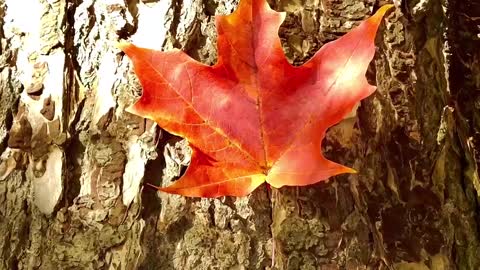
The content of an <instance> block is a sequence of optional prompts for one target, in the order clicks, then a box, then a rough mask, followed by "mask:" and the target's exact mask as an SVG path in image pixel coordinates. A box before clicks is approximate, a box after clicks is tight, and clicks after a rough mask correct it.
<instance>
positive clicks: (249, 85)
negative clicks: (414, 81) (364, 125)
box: [119, 0, 391, 197]
mask: <svg viewBox="0 0 480 270" xmlns="http://www.w3.org/2000/svg"><path fill="white" fill-rule="evenodd" d="M390 7H391V5H387V6H383V7H382V8H380V9H379V11H378V12H377V13H376V14H375V15H373V16H372V17H371V18H369V19H368V20H366V21H364V22H362V23H361V24H360V25H359V26H358V27H356V28H355V29H353V30H352V31H351V32H349V33H347V34H345V35H344V36H343V37H341V38H339V39H337V40H336V41H333V42H330V43H328V44H326V45H324V46H323V47H322V48H321V49H320V50H319V51H318V52H317V53H316V54H315V55H314V56H313V58H311V59H310V60H309V61H308V62H306V63H305V64H304V65H302V66H300V67H295V66H292V65H291V64H289V63H288V61H287V60H286V58H285V55H284V52H283V49H282V46H281V43H280V39H279V37H278V29H279V27H280V24H281V23H282V22H283V20H284V18H285V13H279V12H275V11H273V10H271V9H270V7H269V5H268V3H267V2H266V1H265V0H241V1H240V4H239V6H238V8H237V9H236V11H235V12H233V13H232V14H231V15H228V16H216V27H217V32H218V41H217V49H218V61H217V63H216V64H215V65H213V66H208V65H204V64H202V63H200V62H197V61H195V60H194V59H192V58H190V57H189V56H188V55H187V54H185V53H184V52H181V51H179V50H173V51H169V52H160V51H154V50H150V49H144V48H139V47H136V46H134V45H132V44H128V43H122V44H120V45H119V47H120V48H121V49H122V50H123V51H124V52H125V53H126V54H127V55H128V56H129V57H130V58H131V60H132V61H133V64H134V69H135V73H136V74H137V76H138V78H139V80H140V82H141V84H142V87H143V94H142V96H141V97H140V99H139V100H138V101H137V102H136V103H135V104H134V105H133V106H132V107H130V108H129V109H128V111H129V112H131V113H134V114H136V115H139V116H143V117H146V118H149V119H152V120H154V121H156V122H157V123H158V124H159V125H160V126H161V127H162V128H163V129H165V130H167V131H169V132H170V133H172V134H175V135H178V136H181V137H184V138H186V139H187V140H188V141H189V143H190V146H191V147H192V157H191V163H190V165H189V167H188V168H187V170H186V172H185V174H184V175H183V176H182V177H181V178H180V179H179V180H178V181H176V182H175V183H173V184H172V185H170V186H168V187H162V188H159V189H160V190H162V191H165V192H168V193H175V194H181V195H184V196H193V197H218V196H224V195H231V196H244V195H247V194H249V193H250V192H252V191H253V190H254V189H255V188H256V187H258V186H259V185H261V184H262V183H264V182H268V183H269V184H270V185H271V186H273V187H275V188H280V187H282V186H285V185H287V186H303V185H309V184H313V183H316V182H319V181H322V180H325V179H327V178H329V177H331V176H334V175H337V174H341V173H353V172H355V171H354V170H353V169H350V168H348V167H345V166H343V165H340V164H337V163H335V162H332V161H329V160H327V159H326V158H325V157H324V156H323V154H322V153H321V142H322V140H323V138H324V136H325V132H326V130H327V128H329V127H330V126H332V125H334V124H336V123H338V122H339V121H341V120H342V118H343V117H344V116H345V115H346V114H347V113H349V112H350V111H351V110H352V108H353V107H354V105H355V104H356V103H357V102H358V101H360V100H361V99H363V98H365V97H367V96H369V95H370V94H372V93H373V92H374V91H375V87H374V86H371V85H369V84H368V83H367V80H366V78H365V72H366V69H367V67H368V64H369V62H370V61H371V60H372V58H373V55H374V51H375V47H374V39H375V35H376V31H377V28H378V26H379V24H380V22H381V19H382V17H383V15H384V14H385V12H386V11H387V9H389V8H390Z"/></svg>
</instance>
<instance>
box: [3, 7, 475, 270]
mask: <svg viewBox="0 0 480 270" xmlns="http://www.w3.org/2000/svg"><path fill="white" fill-rule="evenodd" d="M385 3H386V2H384V1H374V0H362V1H354V0H338V1H337V0H335V1H333V0H321V1H313V0H312V1H310V0H306V1H297V0H285V1H283V0H279V1H275V2H270V4H271V5H272V7H273V8H275V9H276V10H278V11H287V12H288V16H287V19H286V21H285V23H284V24H283V26H282V28H281V30H280V33H279V34H280V36H281V38H282V42H283V45H284V49H285V53H286V55H287V57H288V58H289V59H290V60H291V61H292V63H294V64H301V63H303V62H304V61H305V60H307V59H308V58H309V57H310V56H311V55H312V54H313V53H314V52H315V51H316V50H318V48H320V47H321V46H322V45H323V44H324V43H325V42H328V41H330V40H333V39H335V38H337V37H338V36H341V35H342V34H344V33H345V32H347V31H348V30H349V29H351V28H352V27H353V26H354V25H356V24H357V23H358V22H359V21H361V20H362V19H364V18H366V17H368V16H370V15H371V14H373V11H374V10H375V9H377V8H378V7H379V6H381V5H383V4H385ZM236 4H237V1H232V0H227V1H217V0H212V1H202V0H192V1H177V0H165V1H163V0H162V1H156V0H153V1H146V0H142V1H140V0H137V1H134V0H131V1H130V0H128V1H127V0H108V1H94V0H83V1H82V0H68V1H67V0H29V1H18V0H0V101H1V102H0V141H1V144H0V152H1V157H0V159H1V163H0V269H399V270H406V269H435V270H439V269H480V237H479V228H480V226H479V222H480V220H479V215H478V214H479V209H480V204H479V195H478V194H479V192H480V180H479V177H478V165H477V160H479V158H480V157H479V154H478V151H477V148H478V147H479V142H480V140H479V135H478V134H479V129H480V126H479V122H478V119H479V113H478V104H479V101H478V99H479V95H478V93H477V92H479V91H478V90H480V75H479V74H480V68H479V67H480V50H478V48H479V47H480V42H479V39H478V25H479V21H478V17H480V3H478V1H458V0H443V1H430V0H421V1H401V2H399V1H397V2H395V4H396V6H397V8H396V9H395V11H394V12H392V13H390V14H389V15H387V16H386V19H385V23H384V26H383V27H382V28H381V30H380V31H379V34H378V39H377V45H378V50H377V54H376V56H375V59H374V61H372V64H371V68H370V70H369V72H368V73H367V76H368V78H369V79H370V81H371V83H373V84H376V85H377V86H378V90H377V92H376V93H375V94H374V95H373V96H371V97H369V98H368V99H366V100H365V101H363V102H362V104H361V106H360V107H359V109H358V110H357V113H356V115H354V116H352V117H350V118H348V119H345V120H344V121H343V122H342V123H340V124H339V125H337V126H335V127H333V128H331V129H330V130H329V132H328V134H327V138H326V140H325V147H324V148H325V149H324V150H325V152H326V155H327V156H328V157H330V158H331V159H332V160H335V161H338V162H341V163H343V164H346V165H348V166H352V167H354V168H355V169H357V170H359V174H356V175H343V176H339V177H335V178H332V179H331V180H329V181H328V182H324V183H320V184H316V185H312V186H309V187H301V188H282V189H280V190H268V189H267V188H266V187H265V186H262V187H260V188H258V190H256V191H255V192H254V193H253V194H251V195H250V196H247V197H245V198H230V197H227V198H220V199H191V198H184V197H180V196H172V195H167V194H157V193H155V192H154V191H153V190H151V189H143V184H144V183H146V182H148V183H154V184H157V185H159V184H162V185H165V184H168V183H169V182H171V181H172V180H173V179H175V178H176V177H178V176H179V175H180V174H181V173H182V171H183V170H184V169H185V167H186V166H187V165H188V162H189V149H188V147H187V146H186V144H185V141H181V140H180V139H178V138H174V137H173V136H170V135H168V134H167V133H165V132H164V131H161V129H160V128H159V127H157V126H156V125H155V124H154V123H152V122H149V121H145V120H143V119H141V118H139V117H136V116H133V115H130V114H128V113H126V112H125V108H126V107H127V106H129V105H130V104H132V103H133V102H134V100H135V99H136V98H137V97H138V96H139V94H140V92H141V88H140V87H139V85H138V82H137V80H136V78H135V75H134V74H133V73H132V71H131V69H130V68H131V66H130V64H129V61H128V59H127V58H126V57H124V56H123V55H122V53H121V52H120V51H119V50H118V49H116V48H115V46H114V44H115V42H116V41H119V40H121V39H126V40H133V41H135V42H136V43H137V44H139V45H143V46H148V47H153V48H158V49H160V48H164V49H166V50H167V49H170V48H173V47H178V48H182V49H183V50H185V51H187V52H188V53H189V54H190V55H191V56H192V57H194V58H196V59H198V60H200V61H203V62H205V63H209V64H212V63H214V62H215V59H216V51H215V39H216V34H215V28H214V25H213V19H214V17H213V16H214V15H215V14H227V13H230V12H231V11H232V10H233V9H234V8H235V6H236ZM272 265H273V267H272Z"/></svg>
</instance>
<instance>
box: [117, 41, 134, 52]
mask: <svg viewBox="0 0 480 270" xmlns="http://www.w3.org/2000/svg"><path fill="white" fill-rule="evenodd" d="M131 45H132V44H131V43H129V42H126V41H124V40H122V41H119V42H116V43H115V47H116V48H118V49H120V50H122V51H125V50H126V49H127V48H128V47H129V46H131Z"/></svg>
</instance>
